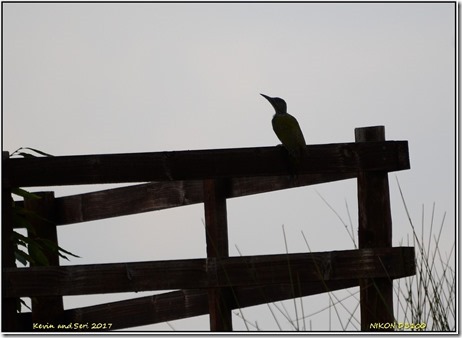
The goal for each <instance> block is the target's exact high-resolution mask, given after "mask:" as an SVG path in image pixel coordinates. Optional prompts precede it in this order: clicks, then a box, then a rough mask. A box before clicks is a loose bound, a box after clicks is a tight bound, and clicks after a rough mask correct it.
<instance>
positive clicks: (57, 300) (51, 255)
mask: <svg viewBox="0 0 462 338" xmlns="http://www.w3.org/2000/svg"><path fill="white" fill-rule="evenodd" d="M36 195H38V196H39V197H40V199H25V200H24V206H25V208H26V209H28V210H29V211H31V212H32V213H33V216H30V217H29V219H28V221H29V224H30V226H31V228H30V229H33V231H29V230H28V237H29V238H30V239H32V240H42V239H45V240H48V241H50V242H51V243H54V244H56V245H58V232H57V229H56V224H54V222H53V219H54V216H55V205H54V193H53V192H40V193H36ZM30 250H31V249H30V247H29V254H31V252H30ZM43 254H44V256H45V257H46V258H47V260H48V263H49V265H50V266H59V255H58V252H54V251H44V252H43ZM31 266H38V265H37V264H36V263H31ZM63 311H64V305H63V298H62V297H61V296H43V297H34V298H33V299H32V318H33V321H34V322H36V323H49V324H53V323H59V322H60V321H61V316H62V315H63Z"/></svg>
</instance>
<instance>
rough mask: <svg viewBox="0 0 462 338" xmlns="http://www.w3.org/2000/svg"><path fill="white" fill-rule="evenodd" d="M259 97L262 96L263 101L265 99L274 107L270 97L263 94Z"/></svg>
mask: <svg viewBox="0 0 462 338" xmlns="http://www.w3.org/2000/svg"><path fill="white" fill-rule="evenodd" d="M260 95H261V96H263V97H264V98H265V99H267V100H268V101H269V103H271V105H272V106H273V107H274V105H273V98H272V97H269V96H267V95H265V94H260Z"/></svg>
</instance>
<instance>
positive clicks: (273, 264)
mask: <svg viewBox="0 0 462 338" xmlns="http://www.w3.org/2000/svg"><path fill="white" fill-rule="evenodd" d="M288 262H290V272H291V273H292V275H290V274H289V269H288V264H289V263H288ZM208 268H210V267H207V260H206V259H190V260H172V261H158V262H138V263H113V264H112V263H111V264H95V265H74V266H60V267H31V268H4V269H3V274H2V279H3V285H4V286H5V294H4V296H6V297H28V296H46V295H83V294H96V293H114V292H133V291H134V292H137V291H152V290H172V289H199V288H209V287H236V286H259V285H272V284H290V282H291V281H292V280H296V281H298V280H299V281H300V283H308V282H316V281H334V280H345V279H352V278H378V277H384V276H389V277H390V278H392V279H394V278H401V277H405V276H410V275H412V274H414V273H415V263H414V248H408V247H397V248H379V249H362V250H345V251H331V252H322V253H303V254H288V255H287V254H282V255H264V256H244V257H229V258H222V259H220V260H216V277H214V278H210V273H209V271H207V269H208Z"/></svg>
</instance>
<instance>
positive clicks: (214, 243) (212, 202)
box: [204, 179, 233, 332]
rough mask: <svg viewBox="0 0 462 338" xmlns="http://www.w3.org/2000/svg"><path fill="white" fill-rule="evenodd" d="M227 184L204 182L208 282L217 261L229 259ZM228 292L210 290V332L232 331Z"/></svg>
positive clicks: (213, 274)
mask: <svg viewBox="0 0 462 338" xmlns="http://www.w3.org/2000/svg"><path fill="white" fill-rule="evenodd" d="M228 189H229V188H228V184H227V181H225V180H223V179H221V180H204V211H205V233H206V243H207V264H206V266H207V274H208V278H209V280H213V279H215V278H216V277H217V273H218V271H217V261H220V260H221V259H223V258H227V257H228V256H229V251H228V220H227V215H226V195H227V194H229V193H228V192H227V191H228ZM231 296H232V292H231V290H230V289H229V288H216V287H210V288H209V289H208V305H209V316H210V331H213V332H216V331H221V332H222V331H232V330H233V321H232V318H231V307H230V305H229V304H230V300H231Z"/></svg>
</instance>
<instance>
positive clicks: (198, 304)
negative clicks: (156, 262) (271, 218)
mask: <svg viewBox="0 0 462 338" xmlns="http://www.w3.org/2000/svg"><path fill="white" fill-rule="evenodd" d="M358 285H359V282H358V280H357V279H352V280H341V281H330V282H326V283H318V282H316V283H306V284H301V285H297V290H300V292H299V293H297V297H305V296H310V295H314V294H319V293H324V292H329V291H335V290H340V289H345V288H349V287H355V286H358ZM234 291H235V297H236V300H234V299H232V300H233V301H232V303H230V306H231V308H232V309H237V308H245V307H248V306H255V305H261V304H265V303H271V302H276V301H281V300H286V299H290V298H291V297H293V287H292V286H291V285H281V284H279V285H269V286H267V285H264V286H253V287H245V286H240V287H236V289H235V290H234ZM208 311H209V309H208V293H207V290H200V289H191V290H179V291H172V292H167V293H163V294H159V295H154V296H147V297H139V298H134V299H128V300H122V301H117V302H110V303H105V304H99V305H93V306H88V307H83V308H77V309H69V310H66V311H65V312H64V318H63V323H65V324H68V323H110V324H111V325H110V327H109V325H106V327H105V328H101V331H104V330H119V329H125V328H131V327H137V326H143V325H149V324H157V323H163V322H166V321H173V320H178V319H184V318H190V317H195V316H201V315H205V314H208V313H209V312H208ZM21 323H22V326H21V329H20V331H33V330H32V317H31V315H30V313H24V314H21ZM72 331H75V330H72ZM81 331H93V332H94V331H95V330H86V329H85V328H83V329H82V330H81Z"/></svg>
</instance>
